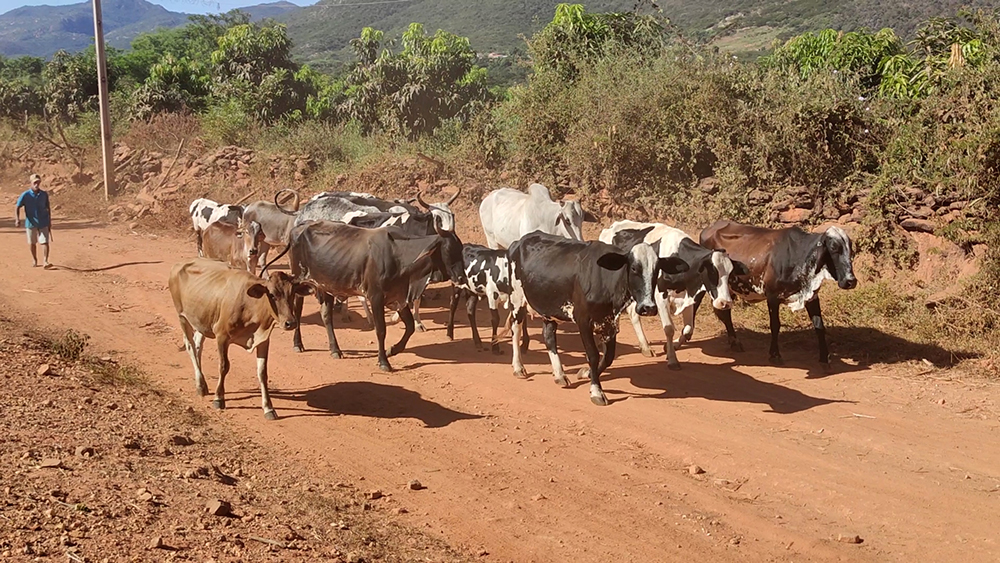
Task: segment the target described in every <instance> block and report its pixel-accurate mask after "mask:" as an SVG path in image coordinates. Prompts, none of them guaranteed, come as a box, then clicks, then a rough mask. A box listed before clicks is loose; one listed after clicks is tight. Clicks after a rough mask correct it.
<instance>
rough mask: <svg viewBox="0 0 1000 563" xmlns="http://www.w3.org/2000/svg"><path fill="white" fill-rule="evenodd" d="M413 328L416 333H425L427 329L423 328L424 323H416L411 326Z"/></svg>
mask: <svg viewBox="0 0 1000 563" xmlns="http://www.w3.org/2000/svg"><path fill="white" fill-rule="evenodd" d="M413 328H415V329H417V332H427V327H425V326H424V323H417V324H415V325H413Z"/></svg>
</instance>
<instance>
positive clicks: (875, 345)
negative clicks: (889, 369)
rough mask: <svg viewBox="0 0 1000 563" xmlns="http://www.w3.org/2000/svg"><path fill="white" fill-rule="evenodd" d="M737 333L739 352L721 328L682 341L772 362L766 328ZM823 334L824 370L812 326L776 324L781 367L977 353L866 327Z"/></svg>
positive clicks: (740, 358)
mask: <svg viewBox="0 0 1000 563" xmlns="http://www.w3.org/2000/svg"><path fill="white" fill-rule="evenodd" d="M737 335H738V336H739V338H740V341H741V342H742V343H743V348H744V350H745V351H744V352H735V351H733V350H731V349H730V348H729V344H728V342H727V341H726V337H725V333H722V334H721V335H720V336H717V337H714V338H707V339H704V340H695V341H694V342H691V343H690V344H688V345H686V346H690V347H695V348H700V349H701V350H702V352H703V353H704V354H705V355H708V356H713V357H719V358H733V359H734V360H736V362H737V363H738V364H740V365H747V366H762V367H763V366H772V365H773V364H771V362H770V360H769V359H768V349H769V348H770V345H771V335H770V333H766V332H756V331H753V330H750V329H745V328H740V329H737ZM696 338H697V336H696ZM826 339H827V343H828V345H829V347H830V363H831V366H832V370H831V371H829V372H827V371H826V370H824V369H823V367H822V366H821V365H820V364H819V345H818V343H817V341H816V332H815V331H814V330H813V329H812V328H804V329H792V330H787V331H786V330H782V332H781V334H780V335H779V336H778V346H779V347H780V350H781V355H782V357H783V359H784V364H783V366H781V367H793V368H798V369H804V370H806V371H807V375H806V377H807V378H809V379H822V378H824V377H830V376H836V375H843V374H848V373H852V372H858V371H864V370H867V369H870V367H871V366H872V365H874V364H890V365H892V364H903V363H908V362H922V361H924V360H926V361H928V362H931V363H932V364H934V366H935V367H949V366H951V365H953V364H955V363H956V362H957V360H960V359H975V358H979V357H981V354H979V353H977V352H972V351H955V350H948V349H946V348H943V347H941V346H938V345H936V344H923V343H919V342H912V341H909V340H907V339H905V338H901V337H899V336H896V335H892V334H888V333H885V332H883V331H881V330H878V329H876V328H870V327H827V329H826ZM844 360H850V362H845V361H844Z"/></svg>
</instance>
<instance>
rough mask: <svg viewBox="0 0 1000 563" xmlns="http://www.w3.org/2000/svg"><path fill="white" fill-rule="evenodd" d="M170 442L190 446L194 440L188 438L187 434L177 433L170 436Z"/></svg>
mask: <svg viewBox="0 0 1000 563" xmlns="http://www.w3.org/2000/svg"><path fill="white" fill-rule="evenodd" d="M170 443H171V444H173V445H175V446H190V445H191V444H193V443H194V440H192V439H191V438H188V437H187V436H182V435H180V434H177V435H175V436H171V437H170Z"/></svg>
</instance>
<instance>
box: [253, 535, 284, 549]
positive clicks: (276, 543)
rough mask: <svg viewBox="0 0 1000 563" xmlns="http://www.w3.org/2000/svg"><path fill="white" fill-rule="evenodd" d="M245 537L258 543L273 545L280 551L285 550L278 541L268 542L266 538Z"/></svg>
mask: <svg viewBox="0 0 1000 563" xmlns="http://www.w3.org/2000/svg"><path fill="white" fill-rule="evenodd" d="M247 537H248V538H250V539H252V540H254V541H259V542H260V543H266V544H268V545H273V546H275V547H278V548H280V549H285V544H283V543H281V542H280V541H274V540H269V539H267V538H262V537H260V536H247Z"/></svg>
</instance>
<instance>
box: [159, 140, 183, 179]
mask: <svg viewBox="0 0 1000 563" xmlns="http://www.w3.org/2000/svg"><path fill="white" fill-rule="evenodd" d="M184 141H185V139H181V142H180V144H179V145H177V152H175V153H174V160H173V162H171V163H170V166H168V167H167V171H166V173H165V174H163V178H162V179H160V183H159V184H158V185H157V186H156V189H157V190H158V189H160V188H162V187H163V185H164V184H166V183H167V179H168V178H170V173H171V172H173V171H174V165H175V164H177V159H178V158H180V156H181V149H183V148H184Z"/></svg>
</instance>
